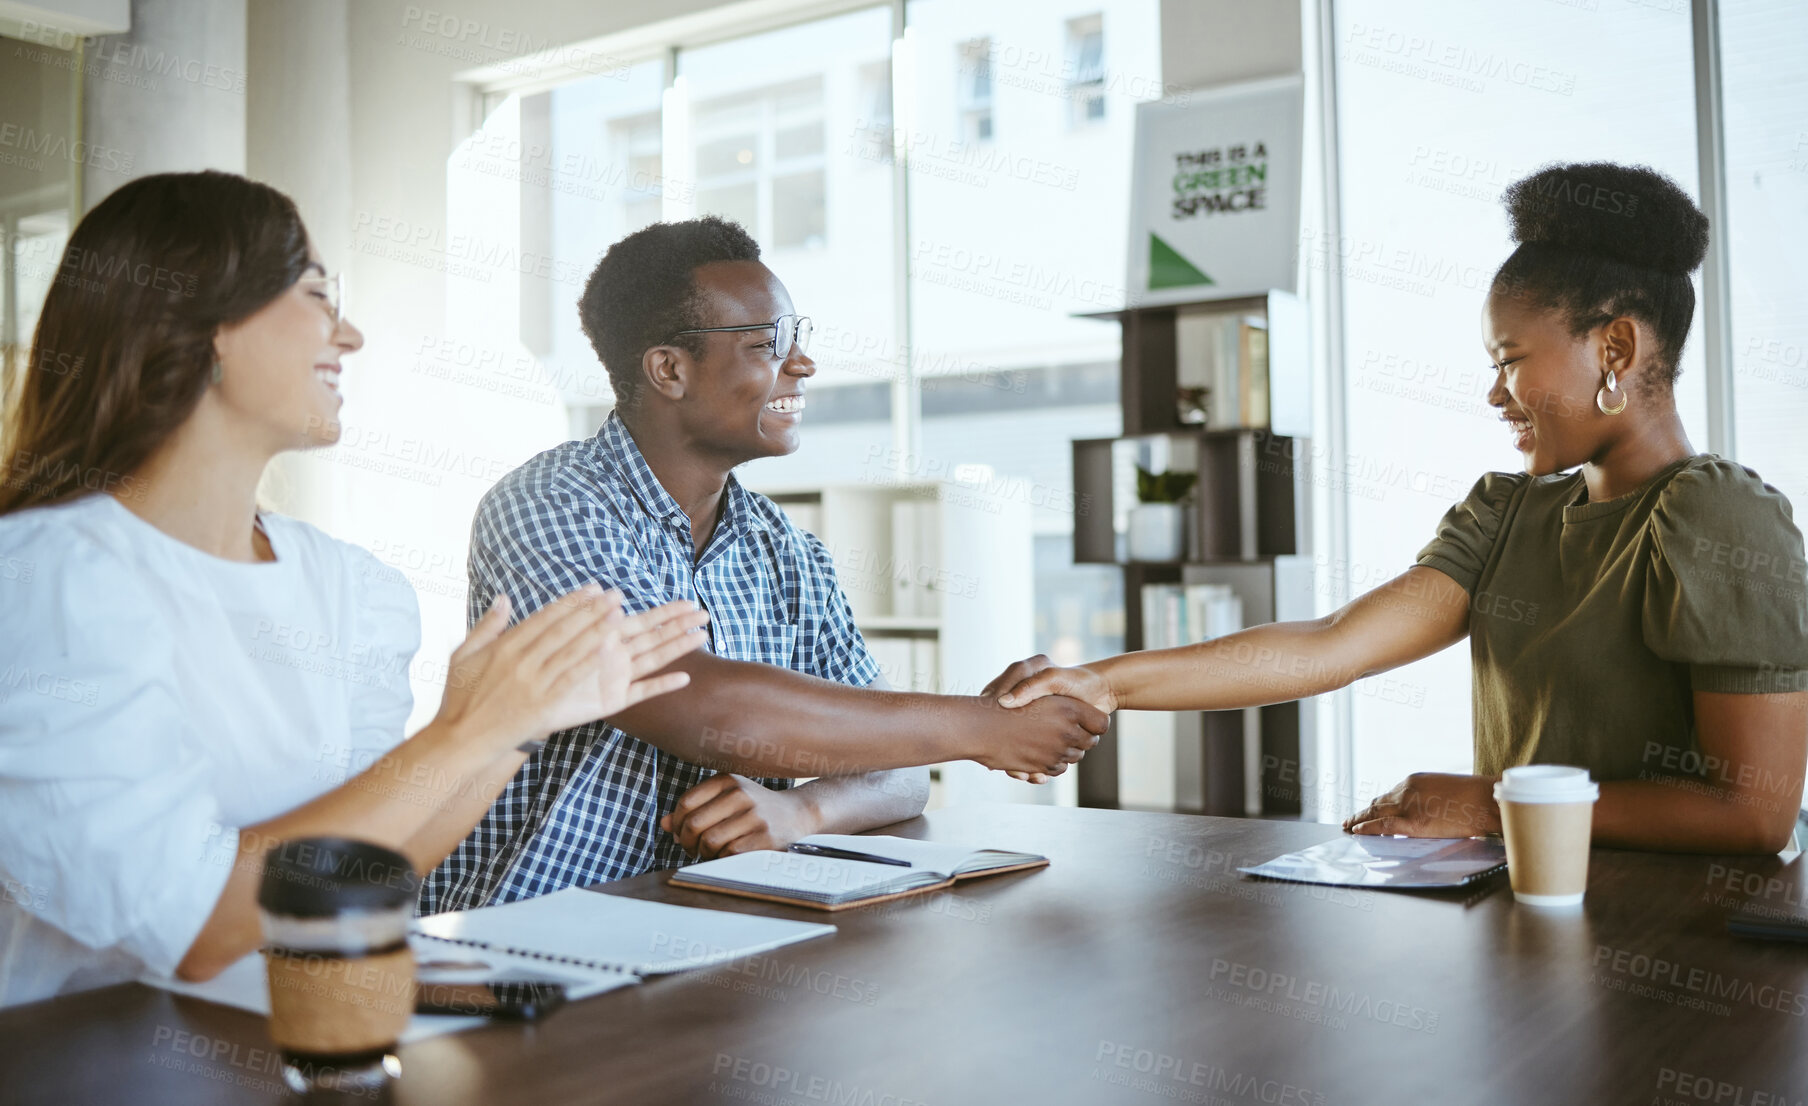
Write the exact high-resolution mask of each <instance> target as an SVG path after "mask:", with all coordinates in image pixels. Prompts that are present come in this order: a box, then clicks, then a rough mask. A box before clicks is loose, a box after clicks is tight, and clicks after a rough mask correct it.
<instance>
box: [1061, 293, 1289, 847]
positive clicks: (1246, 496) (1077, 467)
mask: <svg viewBox="0 0 1808 1106" xmlns="http://www.w3.org/2000/svg"><path fill="white" fill-rule="evenodd" d="M1207 315H1217V316H1225V317H1236V318H1241V319H1248V320H1250V321H1251V322H1252V323H1257V321H1258V320H1259V323H1258V324H1257V325H1258V326H1259V328H1260V329H1262V330H1264V331H1265V335H1264V336H1265V340H1266V347H1267V349H1266V360H1267V365H1266V374H1265V376H1266V379H1265V381H1263V380H1262V379H1261V377H1260V375H1259V374H1252V373H1251V366H1250V364H1249V362H1248V358H1249V347H1248V345H1247V343H1245V344H1244V345H1243V346H1242V347H1241V352H1240V354H1239V357H1240V358H1241V360H1240V363H1239V365H1238V372H1239V377H1238V379H1240V380H1241V381H1244V382H1245V383H1244V384H1243V389H1244V391H1243V394H1242V395H1241V396H1229V397H1223V396H1213V397H1211V401H1212V403H1213V404H1214V405H1215V406H1216V411H1215V412H1214V414H1215V415H1216V417H1214V418H1212V420H1211V421H1210V422H1208V423H1207V424H1205V425H1200V424H1196V423H1189V422H1182V421H1181V414H1180V409H1181V403H1180V399H1181V395H1180V389H1181V387H1183V386H1184V385H1186V384H1189V383H1191V384H1197V383H1198V382H1200V381H1201V380H1215V381H1220V382H1221V381H1222V379H1223V374H1222V373H1221V372H1218V373H1214V371H1213V367H1212V366H1209V365H1208V366H1207V367H1205V368H1202V366H1201V365H1200V364H1199V363H1197V361H1195V363H1193V364H1187V363H1184V362H1186V361H1187V360H1188V359H1189V358H1195V359H1196V358H1197V356H1198V351H1199V349H1200V348H1201V347H1200V344H1199V342H1198V340H1197V338H1193V337H1189V333H1188V331H1187V328H1188V327H1189V326H1192V327H1194V328H1195V329H1194V330H1193V331H1191V334H1192V335H1197V334H1199V333H1201V331H1200V330H1199V329H1197V328H1198V327H1199V326H1200V325H1201V323H1200V317H1201V316H1207ZM1090 317H1093V318H1099V319H1106V320H1115V321H1117V322H1119V323H1120V324H1121V325H1122V326H1123V329H1124V337H1123V361H1122V364H1121V373H1122V401H1123V409H1124V433H1123V435H1122V436H1121V437H1118V438H1105V439H1088V440H1078V441H1075V442H1074V443H1073V475H1074V493H1075V498H1076V501H1077V502H1082V503H1086V504H1087V505H1088V506H1087V510H1085V511H1083V512H1080V513H1079V514H1078V515H1077V516H1076V518H1075V524H1074V537H1073V540H1074V561H1075V563H1077V564H1114V565H1117V566H1119V568H1120V569H1121V571H1122V572H1123V579H1124V607H1125V610H1124V648H1125V649H1126V650H1136V649H1142V648H1144V647H1145V641H1146V640H1148V632H1149V628H1148V627H1146V626H1145V625H1144V619H1143V588H1144V586H1145V585H1150V584H1180V585H1190V584H1215V585H1221V586H1227V587H1229V588H1230V589H1231V591H1233V592H1234V593H1235V595H1236V597H1237V598H1238V599H1239V600H1240V601H1241V603H1242V611H1243V619H1242V622H1243V625H1244V626H1253V625H1258V624H1260V623H1264V622H1272V621H1284V620H1290V619H1297V618H1312V617H1314V610H1315V604H1314V602H1313V587H1314V574H1313V560H1312V556H1311V533H1310V531H1311V526H1310V523H1311V498H1310V492H1311V486H1312V484H1311V473H1310V463H1311V450H1310V442H1309V440H1308V439H1309V437H1310V434H1311V430H1312V406H1311V395H1312V381H1311V369H1310V360H1309V356H1308V350H1309V333H1308V323H1307V315H1306V312H1305V309H1304V307H1303V305H1302V304H1301V303H1300V301H1299V300H1298V299H1297V298H1296V297H1294V296H1292V295H1291V294H1289V293H1286V292H1280V291H1273V292H1269V293H1268V294H1266V295H1262V296H1242V297H1236V298H1227V299H1221V300H1209V299H1207V300H1199V301H1195V302H1191V303H1182V304H1169V305H1163V306H1160V307H1142V308H1127V309H1125V310H1123V311H1114V312H1105V313H1101V314H1097V315H1093V316H1090ZM1230 348H1235V345H1234V344H1233V345H1232V346H1231V347H1230ZM1252 376H1254V383H1253V386H1252V384H1251V383H1249V381H1251V378H1252ZM1251 391H1253V393H1254V396H1253V398H1252V396H1251V394H1250V392H1251ZM1252 415H1253V416H1254V417H1253V418H1251V416H1252ZM1263 416H1265V417H1263ZM1148 456H1162V457H1165V458H1166V459H1167V460H1168V466H1167V467H1169V468H1173V469H1179V470H1182V471H1194V472H1197V474H1198V482H1197V484H1196V485H1195V486H1194V488H1193V490H1192V492H1190V493H1189V495H1188V497H1187V499H1186V500H1185V501H1183V502H1184V504H1185V507H1186V510H1185V515H1184V517H1185V530H1186V540H1185V543H1184V552H1183V554H1182V556H1181V557H1180V558H1179V559H1176V560H1161V561H1143V560H1133V559H1131V557H1130V556H1129V549H1128V542H1127V540H1126V534H1125V532H1124V530H1125V527H1124V525H1123V519H1124V515H1125V511H1126V509H1127V508H1128V507H1129V506H1131V505H1133V504H1134V503H1135V498H1136V497H1135V484H1134V480H1133V475H1134V474H1133V471H1127V466H1129V465H1132V464H1135V463H1138V458H1139V457H1148ZM1313 724H1314V718H1313V702H1312V701H1311V700H1305V701H1300V702H1289V703H1276V704H1273V705H1270V706H1265V707H1252V708H1249V709H1247V710H1234V711H1189V712H1180V713H1176V714H1172V715H1148V714H1143V713H1142V712H1120V713H1119V715H1118V716H1117V717H1116V718H1114V720H1113V724H1112V731H1111V733H1109V734H1107V735H1106V737H1105V738H1104V739H1103V740H1102V741H1101V742H1100V743H1099V746H1098V747H1097V748H1096V749H1094V750H1093V751H1092V752H1091V753H1090V754H1089V755H1088V756H1087V757H1086V759H1085V760H1084V761H1082V762H1081V764H1080V768H1079V802H1080V805H1082V806H1100V807H1120V806H1149V805H1157V806H1164V807H1166V808H1167V809H1172V810H1178V811H1183V812H1189V813H1200V814H1223V815H1269V816H1283V817H1284V816H1289V815H1298V814H1299V813H1300V794H1299V785H1298V783H1297V781H1298V779H1299V778H1300V770H1299V759H1300V747H1301V737H1302V735H1305V734H1309V733H1310V732H1311V731H1312V726H1313ZM1129 735H1134V736H1135V738H1136V741H1135V742H1134V744H1135V745H1136V747H1137V749H1139V750H1141V751H1142V752H1143V753H1144V754H1145V755H1149V754H1150V751H1151V750H1153V751H1154V753H1153V755H1156V756H1159V757H1167V756H1171V765H1168V764H1161V765H1155V766H1153V769H1154V771H1153V772H1152V771H1151V767H1152V766H1151V765H1148V764H1142V763H1137V762H1135V761H1133V760H1132V759H1130V758H1128V757H1127V756H1126V753H1127V752H1128V751H1129V750H1128V748H1127V746H1128V745H1129V744H1131V743H1130V742H1129V741H1127V737H1128V736H1129ZM1170 748H1171V754H1170V753H1169V752H1168V750H1169V749H1170ZM1264 766H1268V767H1269V768H1270V769H1271V770H1270V771H1267V772H1264V771H1263V769H1264ZM1282 769H1285V770H1282ZM1163 772H1166V773H1167V774H1168V779H1169V780H1171V783H1168V784H1167V785H1166V790H1165V791H1162V792H1161V794H1163V795H1164V796H1171V797H1166V798H1165V801H1155V802H1151V800H1150V799H1149V798H1148V797H1147V796H1148V795H1149V793H1150V792H1149V789H1148V787H1147V786H1141V785H1139V786H1132V785H1131V783H1132V780H1133V779H1135V780H1138V781H1145V780H1148V779H1152V778H1157V777H1160V776H1161V775H1162V773H1163Z"/></svg>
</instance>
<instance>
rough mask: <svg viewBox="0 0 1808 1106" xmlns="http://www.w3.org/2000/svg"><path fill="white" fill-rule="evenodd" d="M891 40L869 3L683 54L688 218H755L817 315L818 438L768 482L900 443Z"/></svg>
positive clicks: (779, 264)
mask: <svg viewBox="0 0 1808 1106" xmlns="http://www.w3.org/2000/svg"><path fill="white" fill-rule="evenodd" d="M891 48H892V42H891V19H890V13H889V12H888V11H887V10H886V9H884V8H869V9H865V10H862V11H856V12H850V13H848V14H846V15H840V16H834V17H831V18H828V19H821V20H816V21H813V22H809V23H801V24H795V25H792V26H788V27H784V28H781V29H778V30H774V31H768V32H763V33H760V34H755V35H748V36H745V37H742V38H735V39H729V40H726V41H723V42H717V43H712V44H710V45H708V46H702V47H698V48H696V49H688V50H681V51H680V52H679V54H678V76H679V78H680V81H681V89H680V90H678V91H680V92H681V95H680V96H677V97H675V99H676V101H677V102H679V103H681V104H683V105H686V110H688V113H689V126H688V130H689V141H690V143H691V148H692V149H693V150H694V165H695V174H696V181H697V191H696V197H695V203H694V205H693V206H692V207H691V209H690V210H688V211H682V213H681V214H679V215H678V216H676V217H688V215H689V214H691V213H693V212H694V213H695V214H698V215H702V214H707V213H717V214H723V215H727V216H729V217H731V218H734V219H736V220H737V221H739V222H740V223H741V224H742V225H743V226H745V227H746V228H747V230H748V231H749V232H751V233H752V234H753V236H754V237H755V238H757V239H758V240H759V243H760V246H761V249H762V251H763V253H764V256H765V260H766V262H767V264H768V265H770V266H771V268H772V270H773V272H775V273H777V274H778V276H779V279H780V280H782V281H784V284H785V287H786V289H787V290H788V291H789V292H790V294H791V300H792V303H793V304H794V305H795V306H796V308H797V310H798V311H799V312H800V313H802V314H805V315H809V316H810V317H811V318H812V319H813V320H814V321H815V324H816V335H815V338H814V339H813V340H812V343H811V346H810V355H811V357H812V359H814V360H815V361H816V364H817V371H816V377H815V379H814V380H812V381H811V382H810V386H809V400H808V402H809V411H808V414H807V415H806V416H805V418H806V423H805V432H804V434H803V436H802V446H801V447H800V448H799V449H798V451H797V452H796V453H793V454H791V455H790V456H788V457H774V458H769V459H766V460H763V461H761V462H760V463H759V465H758V467H757V468H756V469H754V470H753V472H752V473H751V474H750V476H749V479H751V480H752V481H753V482H754V483H755V484H756V486H761V487H777V486H783V485H810V484H821V483H823V482H824V481H825V480H827V479H830V477H828V476H826V475H825V474H829V473H842V474H850V473H852V472H854V471H855V470H856V469H857V468H858V466H859V465H860V464H861V463H863V462H864V461H865V460H866V459H867V458H868V457H870V456H872V455H874V454H876V453H880V452H883V450H884V449H885V448H888V447H889V445H890V443H891V416H892V405H891V381H892V379H893V378H894V377H895V376H897V375H898V373H899V366H900V364H902V359H903V358H904V357H905V356H907V353H906V351H905V348H904V343H903V340H902V338H901V337H900V335H899V333H898V318H899V312H898V309H897V296H896V288H897V283H896V282H897V279H898V278H897V276H896V273H897V270H898V268H899V265H900V261H899V259H898V258H897V251H896V248H895V244H894V242H893V229H892V223H893V219H892V212H893V210H894V208H895V204H896V200H895V198H894V195H893V193H894V187H893V184H894V182H893V180H892V176H893V174H892V172H891V170H890V167H889V165H888V164H887V163H888V162H889V157H890V147H891V112H892V109H891ZM879 136H883V137H882V138H881V137H879ZM881 146H882V148H883V149H884V152H885V157H886V160H885V161H880V160H875V157H874V152H875V150H876V149H877V148H879V147H881ZM841 478H844V479H852V478H853V477H851V476H847V475H844V476H843V477H841Z"/></svg>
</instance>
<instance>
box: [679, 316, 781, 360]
mask: <svg viewBox="0 0 1808 1106" xmlns="http://www.w3.org/2000/svg"><path fill="white" fill-rule="evenodd" d="M737 330H771V331H772V356H774V357H776V358H777V359H778V360H780V361H783V360H785V359H786V358H788V357H790V356H791V352H792V350H796V351H797V352H798V353H808V352H809V349H810V330H811V324H810V317H809V316H808V315H780V316H779V317H778V318H777V319H774V320H773V321H772V322H769V323H749V324H747V325H746V326H700V327H695V328H693V329H690V330H680V331H678V332H677V333H676V334H673V335H672V337H674V338H676V337H677V336H678V335H679V334H726V333H728V332H730V331H737Z"/></svg>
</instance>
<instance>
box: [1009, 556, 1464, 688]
mask: <svg viewBox="0 0 1808 1106" xmlns="http://www.w3.org/2000/svg"><path fill="white" fill-rule="evenodd" d="M1468 633H1469V593H1468V592H1465V591H1464V590H1463V589H1462V588H1461V587H1460V586H1458V585H1457V583H1456V581H1454V580H1452V579H1451V578H1450V577H1448V576H1446V575H1444V574H1443V573H1442V572H1439V571H1438V570H1437V569H1435V568H1426V567H1424V566H1415V567H1413V568H1410V569H1407V570H1406V572H1404V573H1402V574H1401V575H1399V576H1396V577H1394V578H1393V579H1392V580H1389V581H1388V582H1387V583H1385V584H1383V585H1381V586H1380V587H1378V588H1376V589H1374V590H1373V591H1370V592H1367V593H1365V594H1363V595H1360V596H1358V597H1357V598H1355V599H1352V600H1351V601H1350V602H1349V603H1347V604H1345V605H1344V606H1343V607H1342V608H1340V609H1339V610H1337V611H1336V612H1335V613H1333V614H1329V615H1326V616H1325V617H1323V618H1316V619H1312V620H1310V621H1302V622H1271V623H1268V624H1267V625H1263V626H1252V627H1250V628H1249V629H1247V630H1240V631H1238V632H1237V633H1234V634H1228V635H1226V636H1224V637H1221V638H1215V639H1213V640H1211V641H1207V642H1203V643H1201V644H1198V645H1183V646H1181V647H1179V648H1177V649H1153V650H1147V651H1144V652H1137V653H1123V654H1120V655H1118V656H1115V657H1107V658H1105V659H1104V660H1099V661H1093V662H1091V663H1089V664H1084V665H1078V666H1075V667H1073V668H1059V667H1056V666H1055V665H1053V664H1052V663H1051V662H1050V661H1049V659H1048V658H1047V657H1044V656H1035V657H1031V658H1029V659H1028V660H1024V661H1018V662H1017V663H1016V664H1013V665H1011V667H1009V668H1007V669H1005V670H1004V673H1003V674H1002V675H1000V676H999V677H998V678H997V679H995V680H993V681H992V682H991V683H990V684H988V685H987V686H986V689H985V691H984V692H983V694H984V695H986V696H994V697H996V698H997V700H998V702H999V703H1000V704H1002V705H1004V706H1008V707H1015V706H1021V705H1023V704H1024V703H1029V702H1033V701H1034V700H1036V699H1040V698H1042V697H1043V696H1046V695H1068V696H1071V697H1073V698H1075V699H1080V700H1082V701H1084V702H1088V703H1091V704H1092V705H1093V706H1095V707H1097V708H1098V709H1100V710H1102V711H1105V712H1106V713H1110V712H1111V711H1114V710H1120V709H1122V710H1232V709H1236V708H1239V707H1255V706H1264V705H1266V704H1268V703H1283V702H1287V701H1289V700H1292V699H1303V698H1306V697H1307V696H1311V695H1320V694H1323V693H1324V692H1327V691H1335V690H1336V689H1338V688H1340V687H1344V686H1346V685H1348V684H1349V683H1351V682H1352V681H1354V680H1359V679H1361V678H1362V677H1364V676H1373V675H1376V674H1377V673H1381V672H1386V671H1388V670H1389V669H1393V668H1398V667H1400V666H1401V665H1403V664H1408V663H1410V662H1412V661H1416V660H1418V659H1419V658H1421V657H1427V656H1430V655H1431V654H1433V653H1436V652H1437V651H1439V650H1440V649H1444V648H1446V647H1448V646H1450V645H1453V644H1455V643H1456V642H1458V641H1461V640H1462V639H1463V638H1464V637H1466V636H1467V635H1468Z"/></svg>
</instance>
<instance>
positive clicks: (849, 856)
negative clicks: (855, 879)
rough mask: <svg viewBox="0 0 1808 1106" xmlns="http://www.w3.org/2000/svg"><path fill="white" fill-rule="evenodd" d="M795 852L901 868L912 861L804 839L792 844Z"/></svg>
mask: <svg viewBox="0 0 1808 1106" xmlns="http://www.w3.org/2000/svg"><path fill="white" fill-rule="evenodd" d="M791 851H792V852H794V853H803V854H805V855H806V856H826V857H830V858H832V859H835V860H864V861H866V862H867V863H868V864H895V865H897V866H898V867H900V868H908V867H910V866H911V865H910V861H908V860H899V859H897V858H896V857H890V856H874V855H873V854H872V853H857V852H855V851H854V850H852V849H837V848H835V847H834V846H833V845H806V844H804V843H803V842H802V841H799V842H798V843H797V844H795V845H793V846H791Z"/></svg>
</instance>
